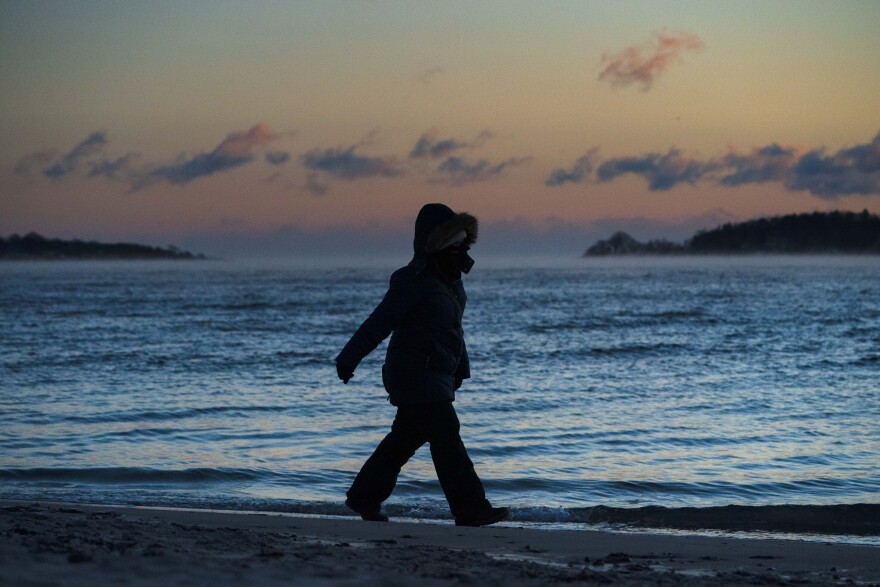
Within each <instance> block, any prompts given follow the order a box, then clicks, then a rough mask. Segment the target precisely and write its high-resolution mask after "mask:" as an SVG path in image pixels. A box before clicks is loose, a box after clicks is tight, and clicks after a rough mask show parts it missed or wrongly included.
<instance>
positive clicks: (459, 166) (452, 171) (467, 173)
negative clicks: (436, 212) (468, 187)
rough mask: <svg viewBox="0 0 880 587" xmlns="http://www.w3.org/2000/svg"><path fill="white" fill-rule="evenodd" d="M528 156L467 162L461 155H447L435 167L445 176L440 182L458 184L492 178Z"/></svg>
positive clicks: (517, 164)
mask: <svg viewBox="0 0 880 587" xmlns="http://www.w3.org/2000/svg"><path fill="white" fill-rule="evenodd" d="M530 160H531V158H530V157H520V158H510V159H506V160H504V161H502V162H500V163H491V162H489V161H488V160H486V159H480V160H479V161H473V162H469V161H467V160H465V159H462V158H461V157H454V156H453V157H448V158H447V159H446V160H445V161H443V163H441V164H440V165H439V166H438V167H437V171H438V172H439V173H442V174H445V175H446V176H447V177H446V178H445V179H443V180H440V182H441V183H449V184H451V185H456V186H460V185H463V184H465V183H471V182H475V181H485V180H488V179H493V178H495V177H497V176H499V175H501V173H502V172H504V170H505V169H507V168H508V167H518V166H520V165H522V164H524V163H527V162H528V161H530Z"/></svg>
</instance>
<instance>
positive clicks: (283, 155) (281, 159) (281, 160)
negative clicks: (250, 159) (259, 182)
mask: <svg viewBox="0 0 880 587" xmlns="http://www.w3.org/2000/svg"><path fill="white" fill-rule="evenodd" d="M288 161H290V153H288V152H287V151H272V152H271V153H266V162H267V163H270V164H272V165H283V164H285V163H287V162H288Z"/></svg>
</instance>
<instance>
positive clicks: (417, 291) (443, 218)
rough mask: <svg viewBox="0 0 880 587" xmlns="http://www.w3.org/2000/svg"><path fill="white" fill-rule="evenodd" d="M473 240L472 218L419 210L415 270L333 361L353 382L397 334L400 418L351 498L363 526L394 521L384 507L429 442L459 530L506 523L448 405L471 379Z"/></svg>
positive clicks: (392, 379)
mask: <svg viewBox="0 0 880 587" xmlns="http://www.w3.org/2000/svg"><path fill="white" fill-rule="evenodd" d="M476 240H477V219H476V218H474V217H473V216H471V215H470V214H467V213H455V212H453V211H452V209H450V208H449V207H448V206H445V205H443V204H426V205H425V206H423V207H422V209H421V210H420V211H419V214H418V217H417V218H416V224H415V238H414V239H413V252H414V255H413V259H412V261H410V263H409V264H408V265H406V266H405V267H402V268H400V269H398V270H397V271H395V272H394V273H393V274H392V275H391V281H390V285H389V288H388V292H387V293H386V294H385V297H384V298H383V299H382V301H381V302H380V303H379V305H378V306H376V309H375V310H373V312H372V313H371V314H370V316H369V318H367V319H366V320H365V321H364V323H363V324H361V326H360V327H359V328H358V329H357V331H356V332H355V333H354V335H353V336H352V337H351V340H349V341H348V344H346V345H345V347H344V348H343V349H342V352H340V353H339V356H337V357H336V372H337V374H338V375H339V378H340V379H341V380H342V381H343V382H344V383H348V381H349V379H351V377H352V376H353V375H354V370H355V369H356V368H357V366H358V364H359V363H360V362H361V360H362V359H363V358H364V357H365V356H367V355H368V354H369V353H370V352H372V351H373V350H374V349H375V348H376V347H377V346H378V345H379V343H380V342H382V341H383V340H385V338H387V337H388V335H389V334H391V341H390V342H389V343H388V351H387V353H386V355H385V364H384V365H383V366H382V382H383V384H384V386H385V390H386V391H387V392H388V395H389V400H390V401H391V404H392V405H394V406H396V407H397V415H396V416H395V418H394V423H393V424H392V425H391V432H389V433H388V435H387V436H386V437H385V438H384V439H383V440H382V442H380V443H379V446H378V447H377V448H376V450H375V451H374V452H373V454H372V456H370V458H369V459H367V462H366V463H364V466H363V467H362V468H361V470H360V472H359V473H358V475H357V477H355V480H354V483H353V484H352V486H351V488H350V489H349V490H348V492H347V494H346V495H347V498H348V499H346V501H345V503H346V505H347V506H348V507H349V508H351V509H352V510H354V511H355V512H357V513H358V514H360V516H361V518H363V519H364V520H369V521H383V522H384V521H388V518H387V517H386V516H385V515H384V514H382V513H381V506H382V502H384V501H385V500H386V499H388V497H390V495H391V492H392V491H393V490H394V485H395V484H396V482H397V476H398V474H399V473H400V469H401V467H403V465H404V464H405V463H406V462H407V461H408V460H409V459H410V457H412V456H413V454H415V452H416V450H418V449H419V448H420V447H421V446H422V445H424V444H425V443H426V442H427V443H428V444H429V445H430V447H431V458H432V459H433V461H434V468H435V470H436V471H437V477H438V479H439V480H440V485H441V487H442V488H443V493H444V494H445V495H446V500H447V501H448V502H449V508H450V510H451V512H452V515H453V517H454V518H455V523H456V525H458V526H486V525H489V524H494V523H495V522H500V521H502V520H505V519H506V518H507V516H508V513H509V512H508V509H507V508H496V507H492V505H491V504H490V503H489V501H488V500H487V499H486V494H485V491H484V490H483V484H482V483H481V482H480V478H479V477H478V476H477V473H476V471H474V465H473V463H472V462H471V459H470V457H468V454H467V450H466V449H465V446H464V443H463V442H462V441H461V436H460V435H459V421H458V416H457V415H456V413H455V408H454V407H453V405H452V402H453V401H454V400H455V392H456V390H458V388H459V387H461V384H462V382H463V381H464V380H465V379H468V378H469V377H470V363H469V361H468V354H467V347H466V346H465V342H464V331H463V330H462V326H461V319H462V315H463V314H464V308H465V304H466V303H467V296H466V295H465V291H464V286H463V284H462V281H461V275H462V273H465V274H466V273H468V272H469V271H470V270H471V267H472V266H473V264H474V261H473V259H471V257H470V255H468V251H469V250H470V246H471V245H472V244H474V243H475V242H476Z"/></svg>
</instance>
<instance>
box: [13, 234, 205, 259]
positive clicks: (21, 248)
mask: <svg viewBox="0 0 880 587" xmlns="http://www.w3.org/2000/svg"><path fill="white" fill-rule="evenodd" d="M206 258H207V257H205V256H204V255H197V254H193V253H190V252H188V251H182V250H180V249H178V248H177V247H175V246H174V245H170V246H169V247H168V248H165V249H163V248H161V247H150V246H147V245H137V244H132V243H113V244H106V243H98V242H94V241H81V240H61V239H55V238H53V239H50V238H46V237H44V236H41V235H39V234H37V233H34V232H31V233H29V234H26V235H25V236H19V235H17V234H13V235H12V236H10V237H9V238H3V237H0V260H31V259H34V260H36V259H45V260H55V259H57V260H61V259H107V260H110V259H117V260H118V259H131V260H137V259H206Z"/></svg>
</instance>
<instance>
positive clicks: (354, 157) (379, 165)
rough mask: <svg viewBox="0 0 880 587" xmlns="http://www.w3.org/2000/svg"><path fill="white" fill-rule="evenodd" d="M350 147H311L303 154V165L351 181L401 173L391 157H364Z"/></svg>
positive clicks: (394, 175)
mask: <svg viewBox="0 0 880 587" xmlns="http://www.w3.org/2000/svg"><path fill="white" fill-rule="evenodd" d="M359 146H360V144H355V145H351V146H350V147H346V148H342V147H338V148H330V149H313V150H311V151H309V152H308V153H306V154H305V155H303V157H302V163H303V165H304V166H305V167H306V168H307V169H310V170H312V171H323V172H324V173H327V174H329V175H331V176H333V177H335V178H337V179H344V180H347V181H353V180H355V179H360V178H364V177H377V176H381V177H396V176H398V175H402V174H403V170H402V169H401V168H400V166H398V164H397V162H396V161H395V160H394V158H393V157H366V156H364V155H358V154H357V153H355V150H356V149H357V148H358V147H359Z"/></svg>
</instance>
